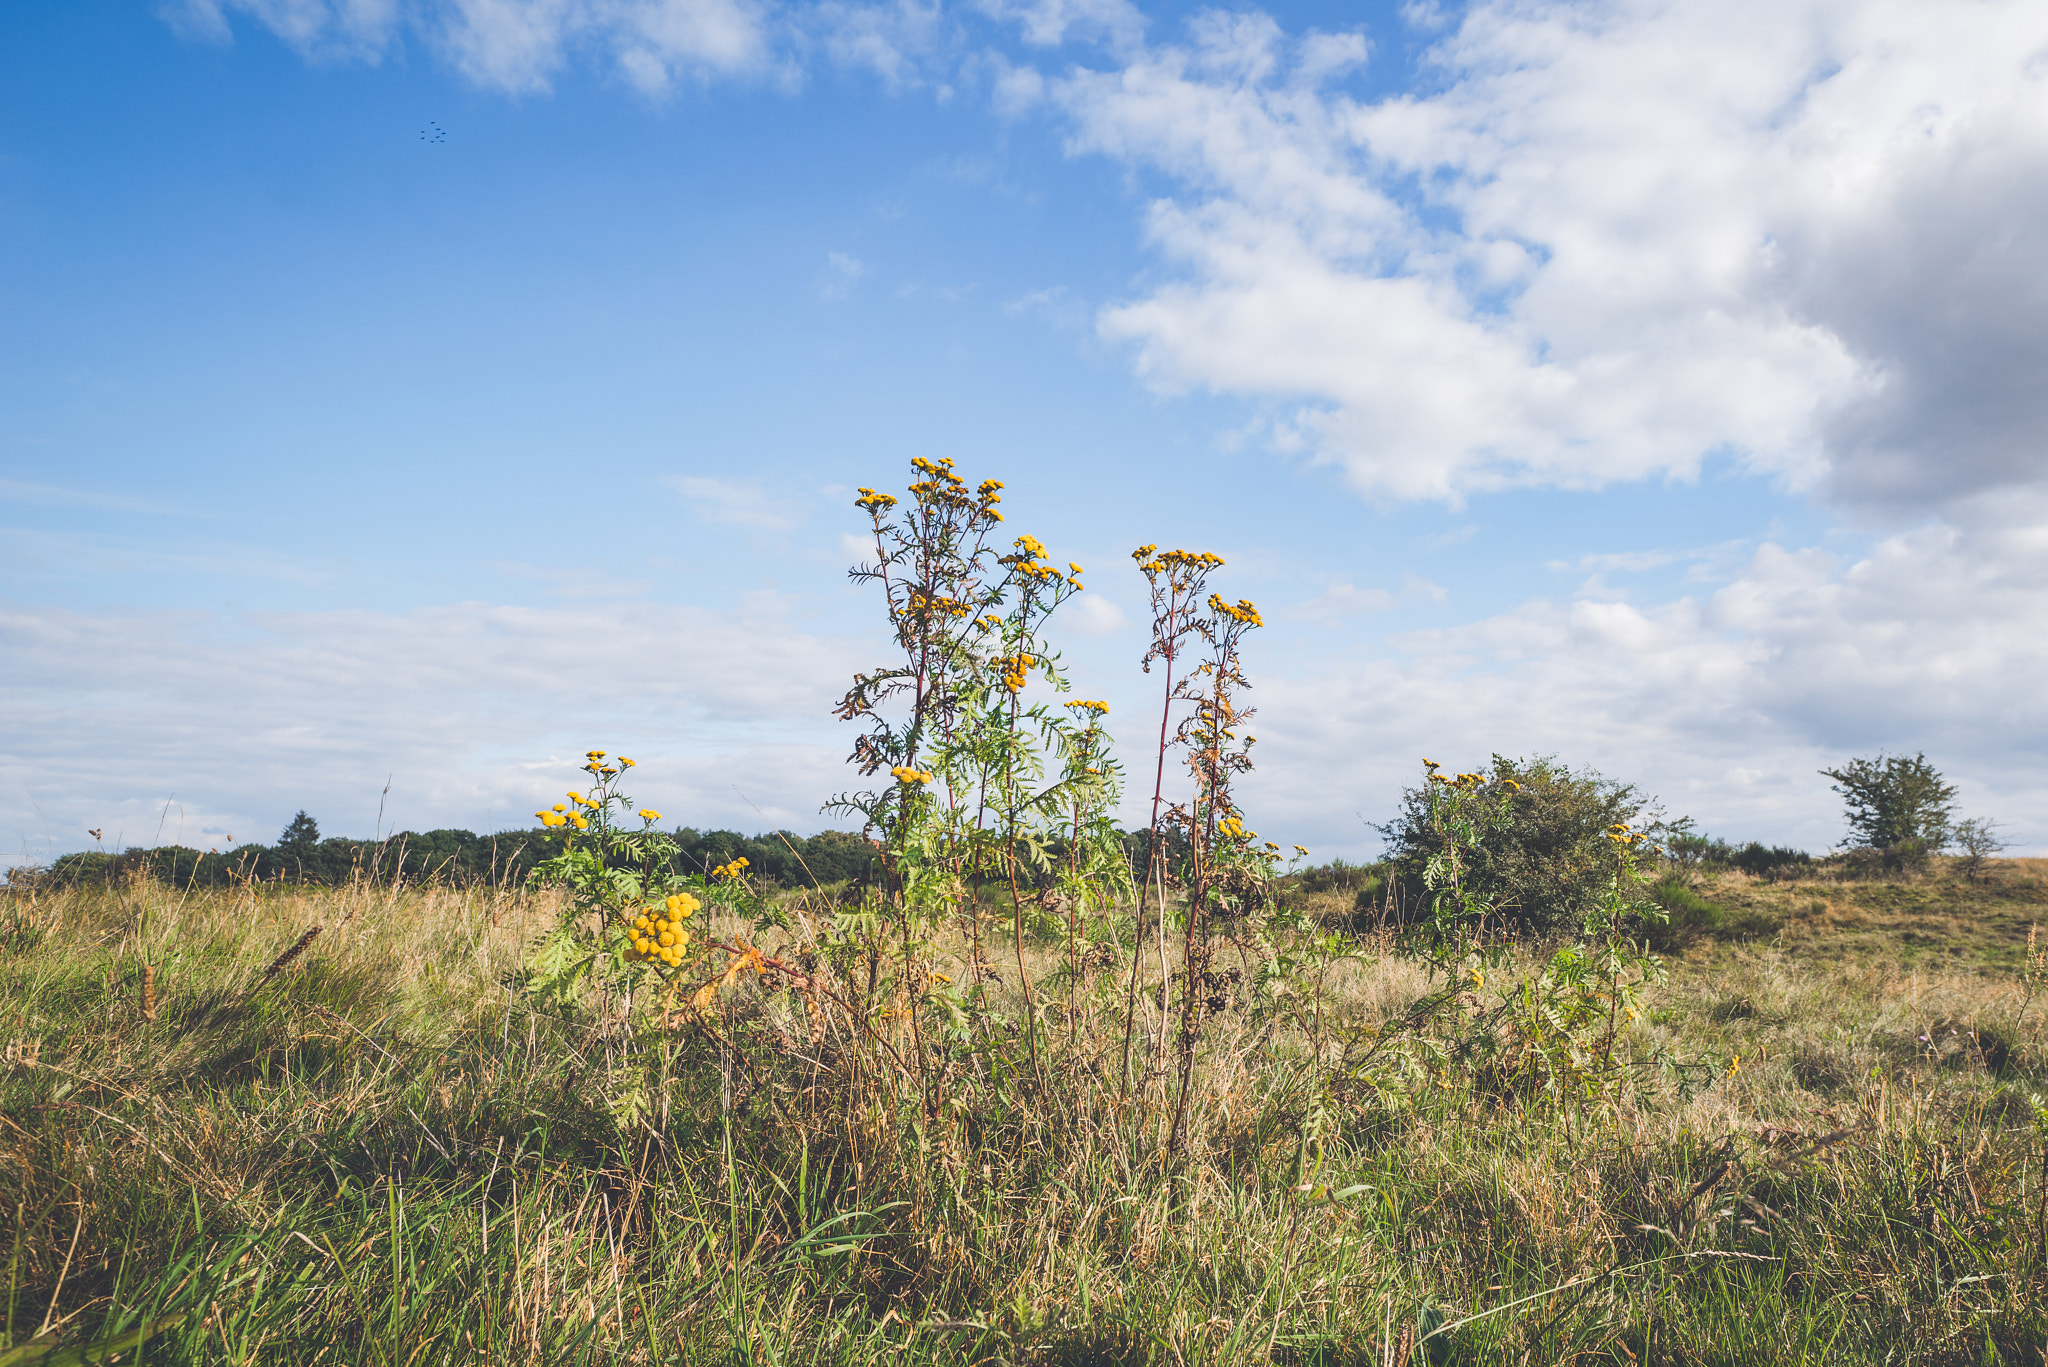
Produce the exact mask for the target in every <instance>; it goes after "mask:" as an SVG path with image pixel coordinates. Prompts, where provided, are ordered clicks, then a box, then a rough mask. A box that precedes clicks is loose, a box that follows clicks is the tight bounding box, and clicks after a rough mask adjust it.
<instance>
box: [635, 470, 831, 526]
mask: <svg viewBox="0 0 2048 1367" xmlns="http://www.w3.org/2000/svg"><path fill="white" fill-rule="evenodd" d="M662 483H664V484H666V485H667V486H668V487H669V488H671V489H673V490H675V491H676V492H677V493H679V494H681V495H682V496H683V497H684V498H685V499H687V500H688V501H689V502H690V503H691V504H693V505H695V506H696V508H697V509H698V511H699V512H700V513H702V514H703V516H705V517H708V518H710V519H712V520H714V521H718V522H729V523H734V524H737V525H739V526H742V527H758V528H760V529H761V530H762V531H769V532H786V531H789V530H790V529H791V528H793V527H795V526H796V525H797V522H798V520H799V517H798V514H797V513H795V512H793V511H792V504H791V500H790V496H789V495H787V494H778V493H771V492H769V491H768V490H767V489H766V488H764V487H762V486H761V485H759V484H755V483H749V482H746V481H742V480H732V479H715V478H712V477H711V476H709V475H670V476H669V477H667V478H666V479H664V480H663V481H662Z"/></svg>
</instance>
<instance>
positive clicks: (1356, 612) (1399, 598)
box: [1283, 574, 1445, 625]
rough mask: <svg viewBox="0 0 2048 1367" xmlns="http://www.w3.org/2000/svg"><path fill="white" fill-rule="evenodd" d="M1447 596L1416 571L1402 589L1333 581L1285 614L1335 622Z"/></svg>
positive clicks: (1403, 579) (1405, 577)
mask: <svg viewBox="0 0 2048 1367" xmlns="http://www.w3.org/2000/svg"><path fill="white" fill-rule="evenodd" d="M1444 597H1445V594H1444V590H1443V588H1442V587H1441V586H1440V585H1437V584H1432V583H1430V582H1429V581H1428V580H1427V579H1423V578H1420V577H1418V576H1416V575H1413V574H1404V575H1402V576H1401V588H1400V590H1399V592H1394V591H1392V590H1388V589H1382V588H1363V589H1362V588H1360V587H1358V586H1357V585H1356V584H1345V583H1333V584H1330V585H1328V586H1327V587H1325V588H1324V589H1323V591H1322V592H1321V593H1319V594H1317V595H1316V596H1315V597H1314V598H1311V599H1310V600H1308V601H1307V602H1305V603H1297V604H1295V605H1294V606H1293V607H1291V608H1288V609H1287V610H1286V612H1285V613H1284V614H1283V615H1285V616H1286V617H1289V618H1291V619H1294V620H1297V621H1302V620H1306V621H1322V622H1328V623H1330V624H1332V625H1335V624H1336V623H1338V622H1341V621H1344V620H1345V619H1346V618H1350V617H1357V616H1360V615H1363V614H1367V613H1374V612H1390V611H1392V610H1393V609H1395V608H1397V607H1403V606H1414V605H1417V604H1422V603H1441V602H1442V601H1443V600H1444Z"/></svg>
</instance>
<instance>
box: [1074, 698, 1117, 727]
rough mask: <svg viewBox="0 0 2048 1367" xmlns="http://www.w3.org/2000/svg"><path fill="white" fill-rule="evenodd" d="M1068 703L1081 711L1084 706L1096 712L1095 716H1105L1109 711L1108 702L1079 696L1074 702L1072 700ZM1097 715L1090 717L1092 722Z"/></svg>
mask: <svg viewBox="0 0 2048 1367" xmlns="http://www.w3.org/2000/svg"><path fill="white" fill-rule="evenodd" d="M1066 705H1067V706H1068V707H1071V708H1073V709H1075V710H1076V711H1080V710H1082V709H1083V708H1085V709H1087V710H1088V711H1090V712H1092V713H1094V714H1095V717H1100V716H1103V715H1105V714H1106V713H1107V712H1108V711H1109V704H1108V703H1106V702H1089V701H1087V700H1086V699H1081V698H1077V699H1075V700H1074V701H1073V702H1070V703H1068V704H1066ZM1095 717H1090V718H1089V719H1088V720H1089V722H1090V723H1091V724H1092V723H1093V722H1094V720H1095Z"/></svg>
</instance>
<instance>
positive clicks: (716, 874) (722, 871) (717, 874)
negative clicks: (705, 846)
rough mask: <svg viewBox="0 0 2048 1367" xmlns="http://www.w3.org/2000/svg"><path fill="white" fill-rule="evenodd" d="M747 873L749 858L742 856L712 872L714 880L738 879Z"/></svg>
mask: <svg viewBox="0 0 2048 1367" xmlns="http://www.w3.org/2000/svg"><path fill="white" fill-rule="evenodd" d="M746 871H747V857H746V856H745V855H741V856H740V857H739V858H737V859H735V860H733V861H732V862H731V863H730V864H720V865H719V866H718V867H717V868H715V869H713V870H712V871H711V876H712V877H713V878H738V877H739V876H740V875H741V874H743V873H745V872H746Z"/></svg>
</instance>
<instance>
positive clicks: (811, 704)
mask: <svg viewBox="0 0 2048 1367" xmlns="http://www.w3.org/2000/svg"><path fill="white" fill-rule="evenodd" d="M0 651H4V652H5V654H6V656H7V659H8V662H9V666H8V669H7V671H6V676H5V679H4V681H0V708H4V710H5V711H6V714H7V715H8V716H9V717H10V718H11V719H12V720H13V723H14V724H13V725H11V726H10V727H8V730H7V737H6V739H5V741H4V742H0V821H4V822H5V827H4V829H5V830H6V833H7V836H8V838H9V839H8V845H9V848H8V849H6V850H4V851H0V853H4V854H5V855H6V856H8V857H10V858H19V857H21V856H23V855H27V854H35V853H37V852H39V851H41V850H44V849H46V848H47V849H55V850H59V851H61V850H66V849H73V848H77V847H78V846H80V845H81V844H84V843H85V842H86V839H87V837H86V836H85V831H86V829H87V828H88V827H95V828H99V829H101V830H102V831H104V832H105V833H106V838H107V839H108V840H109V841H111V840H113V839H114V838H115V837H116V836H117V835H118V836H120V837H121V838H123V839H125V840H126V841H128V842H129V843H147V842H148V841H149V840H151V839H153V838H155V832H156V829H157V825H158V822H159V819H160V814H161V813H162V812H163V811H164V810H165V804H166V803H167V802H170V803H171V804H172V807H171V809H170V810H171V817H170V819H169V824H168V825H166V826H165V828H164V838H165V839H171V838H177V837H178V836H179V835H180V833H181V832H182V838H183V839H184V840H185V842H186V843H189V844H198V845H201V846H205V845H210V844H223V843H225V841H226V840H227V838H228V837H229V836H230V835H231V836H232V837H233V838H234V839H235V840H237V841H244V840H249V839H261V840H269V839H271V838H274V837H275V835H276V833H277V829H278V828H280V827H281V826H282V824H283V821H284V819H285V818H287V817H289V816H290V815H291V812H292V811H293V810H295V809H296V808H298V807H300V806H303V807H306V808H307V809H309V810H311V811H312V812H313V813H314V815H315V816H316V817H318V818H320V819H322V820H323V821H324V822H325V823H326V824H327V826H328V827H329V829H330V830H331V831H332V832H333V833H335V834H365V833H368V832H369V830H370V829H371V827H372V826H373V825H374V823H375V820H376V812H377V808H378V804H379V794H380V791H381V789H382V788H383V786H384V783H385V781H386V779H387V777H389V778H390V780H391V784H392V789H391V795H390V798H389V799H388V802H389V806H388V810H387V811H386V814H385V824H386V825H387V827H389V826H393V825H397V826H403V827H412V828H415V829H420V828H425V827H430V826H440V825H456V826H466V827H470V828H472V829H476V828H480V827H482V826H485V825H497V826H517V825H521V824H524V819H525V818H526V817H527V816H528V814H530V812H531V811H532V810H533V807H534V805H535V804H536V803H538V802H540V801H541V800H542V799H543V798H545V797H547V796H548V795H550V794H552V793H555V792H556V791H557V790H559V789H561V788H562V787H564V785H565V784H567V783H568V782H569V781H570V780H571V779H572V778H573V777H574V767H575V765H576V764H577V763H579V762H580V760H577V759H575V758H573V757H575V756H580V755H581V754H582V752H583V751H584V750H585V749H588V748H589V747H590V746H592V745H597V746H601V747H604V748H607V749H611V750H614V751H620V750H623V751H624V752H625V753H628V754H631V755H633V756H634V758H635V759H637V760H638V761H639V762H640V769H639V770H638V771H637V772H636V775H635V777H636V778H638V779H639V780H640V782H639V784H638V785H637V786H636V787H635V788H634V790H633V791H634V795H635V796H636V797H638V798H639V799H641V800H642V801H648V802H651V803H652V804H653V805H654V806H655V807H657V808H659V809H661V810H663V811H666V812H670V813H673V814H675V815H677V816H679V817H681V818H682V819H686V820H690V821H696V822H705V821H717V822H728V823H731V824H734V825H738V826H744V827H747V828H750V829H751V828H754V827H757V826H769V825H778V824H783V823H787V824H790V825H792V826H796V827H799V828H805V829H809V828H815V827H816V826H817V825H818V824H819V821H820V818H819V816H818V814H817V808H818V804H819V802H820V801H821V800H822V797H823V796H824V795H828V794H830V793H831V792H833V791H836V790H837V789H838V788H840V787H843V786H845V784H846V782H847V776H846V773H845V771H844V768H843V765H842V763H841V761H842V758H843V756H842V748H843V747H842V745H841V739H842V738H841V737H839V736H838V735H836V734H835V723H833V722H832V720H831V717H830V704H831V702H832V701H833V699H834V698H836V697H837V695H838V692H839V690H840V688H841V687H843V683H844V680H845V679H846V677H847V676H848V674H849V673H850V671H851V661H852V658H853V655H854V653H855V652H854V651H853V650H852V649H851V647H850V646H849V643H848V642H846V641H844V640H842V639H839V638H830V637H820V636H816V635H812V634H809V633H806V632H805V631H803V630H800V629H798V628H796V627H794V626H791V625H790V624H789V623H788V622H787V621H786V619H784V617H783V616H782V614H781V612H780V610H779V605H778V604H777V603H776V602H774V601H772V600H770V599H760V600H756V601H749V602H748V603H746V604H743V605H742V606H741V607H740V608H739V609H738V610H736V611H734V612H730V613H727V612H714V611H709V610H705V609H698V608H691V607H673V606H657V605H649V604H629V605H617V604H606V605H595V604H593V605H586V606H580V607H575V608H540V609H536V608H517V607H504V606H492V605H487V604H476V603H468V604H455V605H450V606H444V607H437V608H430V609H423V610H420V611H415V612H410V613H404V614H390V613H380V612H368V611H342V612H306V613H251V614H246V615H244V616H240V617H233V618H230V617H223V616H219V615H216V614H212V613H166V612H162V611H153V612H147V613H141V612H138V613H88V612H79V611H72V610H66V609H60V608H52V607H32V606H26V605H22V604H0ZM735 785H737V789H736V787H735ZM280 804H282V805H280ZM180 823H182V825H181V824H180Z"/></svg>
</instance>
